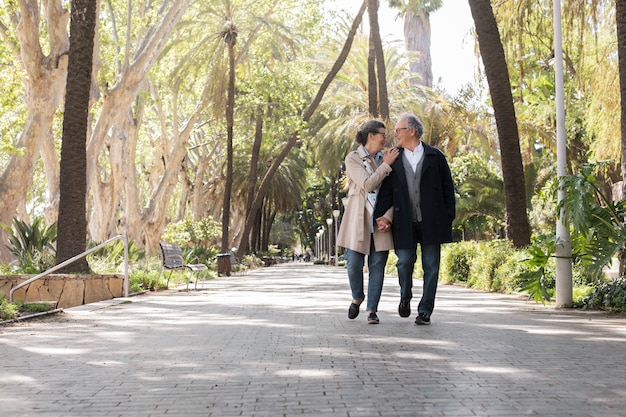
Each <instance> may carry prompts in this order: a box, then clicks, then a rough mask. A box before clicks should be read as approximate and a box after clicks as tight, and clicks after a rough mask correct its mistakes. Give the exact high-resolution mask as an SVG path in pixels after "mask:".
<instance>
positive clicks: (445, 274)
mask: <svg viewBox="0 0 626 417" xmlns="http://www.w3.org/2000/svg"><path fill="white" fill-rule="evenodd" d="M442 248H443V249H442V253H441V273H440V277H441V281H442V282H443V283H445V284H452V283H455V282H460V283H466V282H467V280H468V277H469V275H470V266H471V264H472V260H473V259H474V257H475V256H476V252H477V251H478V248H477V243H476V242H458V243H452V244H449V245H444V246H443V247H442Z"/></svg>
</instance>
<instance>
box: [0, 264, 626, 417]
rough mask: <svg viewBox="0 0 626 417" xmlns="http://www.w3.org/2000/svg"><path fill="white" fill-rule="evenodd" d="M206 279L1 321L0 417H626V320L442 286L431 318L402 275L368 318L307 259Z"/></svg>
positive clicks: (341, 276)
mask: <svg viewBox="0 0 626 417" xmlns="http://www.w3.org/2000/svg"><path fill="white" fill-rule="evenodd" d="M420 285H421V281H416V288H415V290H416V291H415V293H416V294H420V293H421V291H420ZM203 288H204V289H203V290H201V291H197V292H194V291H190V292H176V291H169V292H162V293H158V294H147V295H142V296H137V297H132V298H130V299H128V300H127V302H124V300H120V299H118V300H114V301H113V302H102V303H96V304H91V305H87V306H82V307H77V308H72V309H68V310H66V311H65V312H64V313H62V314H59V315H55V316H50V317H48V318H46V319H42V320H39V319H38V320H29V321H26V322H21V323H18V324H15V325H10V326H3V327H0V416H2V417H15V416H29V417H30V416H37V417H39V416H44V417H53V416H54V417H73V416H77V417H91V416H125V417H126V416H129V417H131V416H132V417H135V416H137V417H144V416H145V417H148V416H176V417H186V416H220V417H230V416H265V417H277V416H296V415H305V416H315V417H321V416H328V417H330V416H346V417H359V416H407V417H409V416H411V417H414V416H460V417H466V416H503V417H512V416H526V415H536V416H555V417H556V416H577V417H578V416H593V417H601V416H607V417H608V416H611V417H615V416H626V364H625V360H624V359H625V358H626V318H623V317H616V316H608V315H606V314H603V313H597V312H581V311H568V310H554V309H552V308H549V307H543V306H542V305H541V304H539V305H537V304H535V303H534V302H532V301H531V302H527V301H526V300H523V299H520V298H517V297H514V296H503V295H499V294H485V293H480V292H475V291H471V290H467V289H465V288H461V287H457V286H440V287H439V293H438V295H437V306H436V309H435V314H434V315H433V317H432V320H433V324H432V325H431V326H416V325H415V324H413V320H414V314H413V315H412V317H411V318H407V319H403V318H400V317H399V316H398V315H397V311H396V310H397V303H398V301H399V299H398V297H399V295H398V292H399V290H398V284H397V280H396V279H395V278H393V277H387V279H386V283H385V290H384V293H383V297H382V300H381V304H380V310H379V317H380V320H381V324H379V325H368V324H366V320H365V314H364V312H363V311H362V312H361V315H360V316H359V317H358V318H357V319H356V320H348V318H347V307H348V304H349V302H350V295H349V290H348V284H347V277H346V275H345V269H343V268H333V267H324V266H313V265H310V264H297V263H296V264H285V265H278V266H274V267H271V268H264V269H259V270H255V271H251V272H249V273H248V274H247V275H246V276H237V277H221V278H219V279H217V280H212V281H208V282H206V283H205V284H204V286H203ZM416 306H417V302H416V301H415V302H414V303H413V310H414V311H415V309H416Z"/></svg>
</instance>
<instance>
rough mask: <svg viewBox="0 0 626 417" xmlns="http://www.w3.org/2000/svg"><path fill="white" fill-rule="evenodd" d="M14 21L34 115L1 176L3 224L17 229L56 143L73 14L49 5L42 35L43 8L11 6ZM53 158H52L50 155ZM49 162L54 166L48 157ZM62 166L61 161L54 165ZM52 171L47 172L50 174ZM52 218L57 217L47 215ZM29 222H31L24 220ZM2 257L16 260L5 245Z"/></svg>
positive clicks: (3, 235) (2, 234)
mask: <svg viewBox="0 0 626 417" xmlns="http://www.w3.org/2000/svg"><path fill="white" fill-rule="evenodd" d="M4 7H6V8H8V9H9V10H8V13H9V14H11V16H12V21H14V22H19V24H17V25H16V27H15V35H16V37H17V39H18V43H16V45H14V48H13V49H14V50H15V51H16V56H15V62H19V63H20V64H21V66H22V68H23V70H24V71H25V72H26V74H27V75H28V76H27V77H25V83H26V86H27V87H26V90H25V91H26V93H25V101H26V108H27V109H28V110H27V111H28V114H27V116H26V123H25V125H24V130H23V131H22V133H21V134H20V136H19V139H18V140H17V143H16V144H15V147H16V148H19V149H22V152H21V153H20V154H15V155H13V156H12V157H11V159H10V161H9V163H8V164H7V166H6V168H5V170H4V171H3V172H2V174H1V175H0V195H1V196H2V198H0V223H4V224H7V225H10V224H11V220H12V217H14V216H15V215H16V213H17V212H18V208H19V207H21V206H24V200H25V198H26V192H25V190H28V189H29V188H30V186H31V180H32V172H33V169H34V167H35V163H36V161H37V157H38V155H39V152H40V150H41V147H42V143H43V142H44V141H46V140H51V139H50V137H49V136H50V132H51V131H52V124H53V120H54V115H55V113H56V112H57V110H58V108H59V105H60V103H61V101H62V99H63V94H64V92H65V82H66V79H67V61H68V60H67V54H68V51H69V37H68V33H67V27H68V21H69V18H70V14H69V12H68V11H67V10H66V9H65V8H64V7H63V6H62V4H61V1H60V0H50V1H48V7H47V14H46V16H45V22H46V34H45V35H43V34H42V33H40V27H42V25H41V22H40V15H39V8H38V6H31V5H30V4H29V2H27V1H26V0H20V1H19V2H18V4H15V3H14V2H11V3H8V4H5V6H4ZM44 36H47V42H48V44H49V48H50V51H49V53H48V55H44V52H43V50H42V47H41V44H40V40H41V39H42V38H44ZM47 155H48V156H51V155H50V154H49V153H48V154H47ZM45 162H46V163H49V162H51V161H50V160H49V159H48V158H46V160H45ZM54 163H55V164H58V160H56V156H55V160H54ZM48 169H51V168H50V167H46V170H48ZM46 218H47V219H49V220H50V219H51V218H54V221H56V212H55V213H54V214H52V215H49V213H47V215H46ZM23 220H24V221H26V220H27V219H23ZM7 239H8V234H7V232H6V231H5V230H4V229H2V228H0V241H2V242H6V241H7ZM0 258H1V259H2V260H5V261H8V260H10V259H11V255H10V253H9V252H8V250H7V249H6V248H5V246H4V245H0Z"/></svg>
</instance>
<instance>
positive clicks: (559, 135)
mask: <svg viewBox="0 0 626 417" xmlns="http://www.w3.org/2000/svg"><path fill="white" fill-rule="evenodd" d="M552 8H553V13H554V78H555V83H554V84H555V93H556V94H555V95H556V159H557V168H556V171H557V175H558V176H559V177H560V178H562V177H564V176H565V175H566V174H567V143H566V137H565V99H564V95H565V93H564V85H563V84H564V82H563V39H562V31H561V0H553V6H552ZM566 197H567V194H566V191H565V189H563V188H562V187H559V190H558V193H557V199H558V201H559V202H561V201H563V200H564V199H565V198H566ZM564 222H565V220H564V216H563V212H562V211H561V213H559V217H558V219H557V221H556V306H557V307H571V306H572V243H571V240H570V239H571V238H570V234H569V229H568V227H567V225H566V224H565V223H564Z"/></svg>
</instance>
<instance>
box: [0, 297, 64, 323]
mask: <svg viewBox="0 0 626 417" xmlns="http://www.w3.org/2000/svg"><path fill="white" fill-rule="evenodd" d="M51 308H52V307H51V306H50V304H49V303H24V302H23V301H17V302H14V303H10V302H9V300H7V299H6V297H5V296H4V294H2V293H1V292H0V320H12V319H15V318H17V317H18V316H19V315H20V313H25V314H33V313H41V312H45V311H50V309H51Z"/></svg>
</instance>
